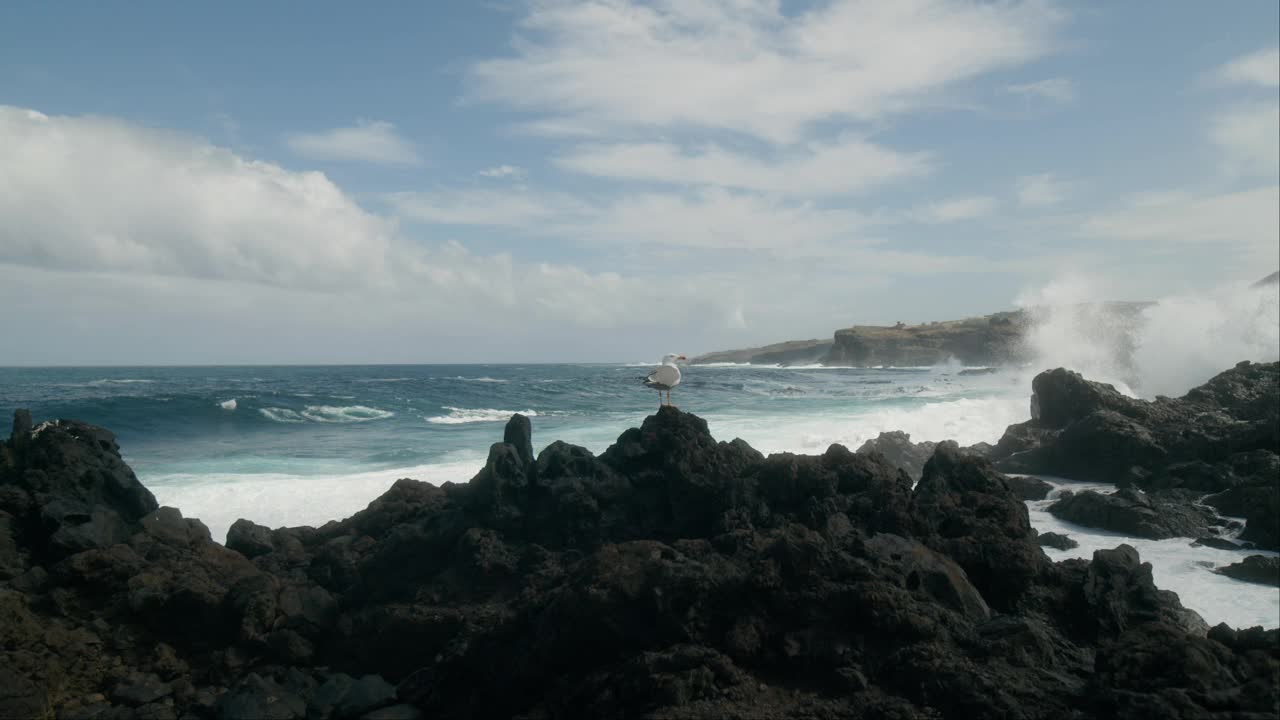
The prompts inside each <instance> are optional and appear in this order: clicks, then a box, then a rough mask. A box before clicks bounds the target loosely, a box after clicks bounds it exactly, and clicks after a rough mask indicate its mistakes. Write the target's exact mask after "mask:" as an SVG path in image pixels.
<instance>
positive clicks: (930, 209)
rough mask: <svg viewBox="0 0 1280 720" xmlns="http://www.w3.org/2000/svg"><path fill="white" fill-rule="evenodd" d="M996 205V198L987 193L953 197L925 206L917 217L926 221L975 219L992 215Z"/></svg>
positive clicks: (942, 221)
mask: <svg viewBox="0 0 1280 720" xmlns="http://www.w3.org/2000/svg"><path fill="white" fill-rule="evenodd" d="M996 205H997V203H996V199H995V198H993V197H989V196H986V195H974V196H970V197H960V198H952V199H950V200H943V201H942V202H937V203H933V204H932V205H927V206H925V207H924V208H922V209H921V210H920V211H918V212H917V218H918V219H919V220H920V221H922V222H926V223H949V222H956V221H959V220H973V219H975V218H980V217H985V216H987V215H990V214H991V213H992V211H994V210H995V209H996Z"/></svg>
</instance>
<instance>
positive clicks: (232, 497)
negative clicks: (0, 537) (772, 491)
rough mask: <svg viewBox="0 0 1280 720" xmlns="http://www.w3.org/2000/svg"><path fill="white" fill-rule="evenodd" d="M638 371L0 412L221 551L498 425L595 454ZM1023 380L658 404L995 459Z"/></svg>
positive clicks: (107, 400) (1255, 595) (282, 385)
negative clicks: (128, 474)
mask: <svg viewBox="0 0 1280 720" xmlns="http://www.w3.org/2000/svg"><path fill="white" fill-rule="evenodd" d="M651 367H652V365H646V364H641V363H637V364H633V365H411V366H393V365H376V366H350V367H341V366H317V367H296V366H291V367H260V366H253V367H136V368H128V367H110V368H0V412H3V413H4V414H5V416H6V417H7V416H9V415H10V414H11V413H12V410H13V409H15V408H19V407H25V408H29V409H30V410H31V411H32V414H33V416H34V418H35V420H36V421H37V422H39V421H42V420H48V419H53V418H74V419H77V420H83V421H87V422H90V423H94V424H97V425H101V426H104V427H106V428H108V429H110V430H112V431H113V432H114V433H115V434H116V438H117V440H118V441H119V443H120V447H121V452H122V454H123V455H124V457H125V459H126V460H127V461H128V462H129V463H130V465H131V466H132V467H133V468H134V470H135V472H136V473H137V474H138V477H139V478H140V479H141V480H142V481H143V482H144V483H145V484H146V485H147V486H148V487H149V488H150V489H151V490H152V492H154V493H155V495H156V498H157V499H158V500H159V501H160V503H161V504H164V505H172V506H175V507H178V508H180V509H181V510H182V511H183V513H184V514H185V515H186V516H187V517H199V518H201V519H202V520H203V521H204V522H205V523H206V524H207V525H208V526H209V528H210V530H211V532H212V533H213V536H214V538H215V539H217V540H219V541H221V540H222V539H224V538H225V536H226V531H227V528H228V527H230V525H231V523H233V522H234V521H235V520H236V519H238V518H242V517H243V518H249V519H251V520H254V521H256V522H259V523H262V524H265V525H269V526H272V527H278V526H282V525H302V524H309V525H318V524H322V523H324V522H325V521H327V520H331V519H340V518H343V517H347V516H349V515H351V514H352V513H354V512H356V511H358V510H360V509H361V508H363V507H365V506H366V505H367V504H368V503H369V502H370V501H371V500H373V499H374V498H375V497H377V496H378V495H380V494H381V493H382V492H384V491H385V490H386V489H387V487H389V486H390V484H391V483H392V482H394V481H395V480H396V479H397V478H401V477H412V478H415V479H419V480H424V481H427V482H432V483H441V482H445V481H454V482H465V481H467V480H468V479H470V478H471V477H472V476H473V475H474V474H475V473H476V471H478V470H479V469H480V467H481V466H482V465H483V463H484V458H485V456H486V454H487V452H488V448H489V446H490V445H491V444H492V443H493V442H496V441H498V440H500V439H501V436H502V429H503V424H504V423H505V422H506V420H507V419H508V418H509V417H510V416H511V414H512V413H514V412H521V413H524V414H526V415H528V416H530V418H531V419H532V422H533V431H534V446H535V450H540V449H541V448H542V447H544V446H545V445H547V444H549V443H551V442H552V441H554V440H564V441H566V442H571V443H575V444H579V445H584V446H586V447H588V448H589V449H591V450H592V451H594V452H597V453H598V452H602V451H603V450H604V449H605V448H607V447H608V446H609V445H610V444H611V443H612V442H613V441H614V440H615V439H616V438H617V436H618V435H619V434H621V433H622V432H623V431H624V430H626V429H627V428H629V427H633V426H637V425H639V424H640V423H641V422H642V421H643V420H644V418H645V416H646V415H649V414H651V413H652V412H654V411H655V410H656V409H657V407H658V395H657V393H656V392H654V391H651V390H647V389H645V388H644V387H642V386H641V384H640V377H641V376H643V375H645V374H646V373H647V372H648V370H649V369H650V368H651ZM1034 371H1035V369H1032V368H1027V369H1023V370H1001V371H999V372H991V373H975V372H974V371H973V369H967V371H966V369H965V368H961V367H958V366H954V365H941V366H937V367H929V368H822V367H816V366H803V367H787V368H774V367H759V366H736V365H730V366H716V365H710V366H708V365H699V366H693V367H686V368H684V380H683V382H682V383H681V384H680V385H679V386H678V387H677V388H676V389H675V391H674V393H673V400H674V402H675V404H676V405H678V406H679V407H680V408H681V409H683V410H687V411H690V412H694V413H696V414H698V415H700V416H702V417H703V418H705V419H706V420H707V422H708V425H709V426H710V428H711V431H712V433H713V434H714V435H715V436H716V437H717V438H719V439H722V440H730V439H733V438H734V437H740V438H742V439H744V440H746V441H747V442H749V443H750V444H751V445H752V446H754V447H756V448H757V449H759V450H761V451H763V452H766V453H769V452H782V451H790V452H800V453H820V452H822V451H824V450H826V448H827V447H828V446H829V445H830V444H831V443H842V444H844V445H846V446H848V447H850V448H853V449H856V448H857V447H858V446H859V445H861V444H862V443H863V442H864V441H865V440H867V439H868V438H872V437H875V436H876V435H877V434H879V433H880V432H882V431H886V430H904V431H906V432H908V433H910V434H911V436H912V438H913V439H915V440H944V439H954V440H957V441H958V442H960V443H961V444H971V443H975V442H979V441H985V442H995V441H996V440H997V439H999V437H1000V435H1001V434H1002V433H1003V432H1004V429H1005V427H1007V426H1008V425H1009V424H1010V423H1014V422H1020V421H1022V420H1025V419H1027V417H1028V416H1029V403H1028V398H1029V394H1030V392H1029V391H1030V379H1031V377H1032V375H1033V374H1034ZM1031 510H1032V519H1033V521H1034V522H1036V523H1037V524H1038V525H1044V526H1046V529H1050V528H1051V529H1055V530H1058V531H1063V530H1064V529H1065V530H1067V531H1070V532H1071V534H1072V535H1073V536H1074V537H1076V538H1077V539H1079V540H1081V547H1082V549H1081V550H1079V551H1073V552H1070V553H1062V552H1059V551H1050V553H1051V554H1052V555H1053V556H1054V557H1067V556H1086V555H1085V554H1084V553H1086V550H1085V549H1084V548H1092V547H1104V546H1107V547H1109V546H1114V545H1115V544H1118V543H1119V542H1130V543H1131V544H1135V545H1138V546H1139V549H1140V550H1141V552H1142V554H1143V558H1144V559H1145V560H1150V561H1152V562H1153V563H1154V564H1155V566H1156V570H1155V573H1156V579H1157V582H1159V583H1161V586H1162V587H1168V588H1172V589H1174V590H1176V591H1177V592H1179V593H1180V594H1181V595H1182V596H1183V601H1184V603H1186V604H1188V605H1189V606H1191V607H1193V608H1195V609H1197V610H1199V611H1200V612H1201V613H1202V614H1204V615H1206V617H1207V618H1209V619H1210V621H1211V622H1213V621H1215V619H1221V620H1227V621H1228V622H1231V623H1233V624H1237V625H1239V624H1245V625H1250V624H1258V623H1261V624H1264V625H1267V626H1268V627H1275V626H1276V625H1280V593H1277V592H1276V591H1275V590H1274V589H1269V588H1263V587H1261V586H1248V585H1244V584H1242V583H1239V582H1237V581H1233V580H1230V579H1228V578H1224V577H1222V576H1219V575H1215V574H1213V573H1210V572H1208V570H1207V569H1206V563H1207V564H1208V566H1210V567H1211V566H1213V565H1221V564H1226V563H1228V562H1232V561H1234V560H1236V559H1238V558H1235V557H1233V554H1232V553H1229V552H1228V551H1222V550H1214V549H1212V548H1189V547H1187V545H1186V541H1185V540H1178V539H1175V540H1171V541H1160V542H1158V543H1156V542H1151V541H1135V540H1132V539H1125V538H1119V537H1116V536H1111V535H1109V534H1107V533H1099V532H1095V531H1091V530H1088V529H1084V528H1075V527H1067V528H1063V527H1060V525H1061V523H1057V521H1056V520H1055V519H1053V518H1052V517H1051V516H1049V515H1048V514H1047V513H1045V512H1043V509H1042V508H1041V507H1039V506H1033V507H1032V508H1031Z"/></svg>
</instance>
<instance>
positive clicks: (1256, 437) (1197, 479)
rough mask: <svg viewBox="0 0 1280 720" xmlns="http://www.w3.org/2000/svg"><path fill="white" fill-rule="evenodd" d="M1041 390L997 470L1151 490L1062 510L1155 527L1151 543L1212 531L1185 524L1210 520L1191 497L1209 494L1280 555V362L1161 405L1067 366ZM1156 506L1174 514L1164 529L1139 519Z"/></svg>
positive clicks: (1040, 384)
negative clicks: (1145, 494)
mask: <svg viewBox="0 0 1280 720" xmlns="http://www.w3.org/2000/svg"><path fill="white" fill-rule="evenodd" d="M1032 390H1033V394H1032V398H1031V411H1032V412H1031V414H1032V419H1031V420H1029V421H1027V422H1025V423H1019V424H1017V425H1011V426H1010V427H1009V429H1008V430H1007V431H1006V432H1005V434H1004V436H1003V437H1002V438H1001V439H1000V442H999V443H997V444H996V447H995V449H994V450H993V451H992V455H991V457H992V459H993V460H994V461H995V463H996V467H998V468H1000V469H1001V470H1004V471H1006V472H1025V473H1043V474H1046V475H1058V476H1062V477H1067V478H1071V479H1076V480H1087V481H1107V482H1114V483H1118V484H1120V485H1121V486H1132V487H1136V488H1141V489H1142V490H1145V491H1147V492H1148V493H1150V495H1151V497H1150V498H1147V499H1143V500H1141V501H1139V500H1134V498H1133V497H1127V496H1121V495H1116V496H1112V497H1110V498H1107V499H1103V498H1101V497H1100V496H1097V495H1096V494H1094V495H1092V496H1084V494H1081V495H1077V497H1076V498H1073V499H1071V501H1070V502H1067V501H1064V503H1060V505H1061V506H1062V507H1060V511H1064V512H1065V511H1066V508H1067V507H1068V506H1071V508H1072V513H1073V514H1074V515H1075V516H1076V517H1077V518H1079V519H1077V520H1076V521H1077V522H1086V520H1085V519H1084V518H1088V517H1092V518H1100V517H1107V518H1111V519H1112V520H1115V521H1116V522H1119V523H1120V524H1122V525H1126V526H1130V525H1132V526H1135V527H1136V526H1138V525H1142V526H1144V527H1147V528H1148V531H1146V532H1145V534H1143V535H1141V536H1142V537H1168V536H1169V535H1168V534H1166V533H1168V532H1172V533H1173V534H1175V535H1186V536H1188V537H1198V536H1199V535H1196V534H1191V533H1195V532H1197V531H1198V530H1200V529H1202V528H1201V526H1199V525H1198V523H1196V522H1184V521H1183V520H1185V519H1186V518H1189V517H1194V516H1197V515H1202V514H1203V512H1202V510H1201V509H1200V508H1198V507H1197V506H1196V505H1195V503H1194V502H1192V501H1193V500H1194V499H1196V498H1198V497H1200V496H1204V495H1209V497H1207V498H1205V499H1204V502H1205V503H1206V504H1208V505H1209V506H1212V507H1215V508H1217V509H1218V510H1219V511H1220V512H1223V513H1226V514H1228V515H1239V516H1242V517H1244V518H1245V520H1246V526H1245V530H1244V533H1243V534H1242V536H1241V538H1242V539H1243V540H1246V541H1251V542H1254V543H1256V544H1257V545H1258V546H1260V547H1264V548H1270V549H1280V483H1278V482H1277V478H1278V477H1280V363H1263V364H1257V363H1249V362H1243V363H1240V364H1239V365H1237V366H1236V367H1234V368H1232V369H1230V370H1227V371H1225V372H1223V373H1220V374H1218V375H1217V376H1215V377H1214V378H1212V379H1211V380H1209V381H1208V382H1207V383H1205V384H1204V385H1201V386H1199V387H1197V388H1194V389H1192V390H1191V391H1190V392H1188V393H1187V394H1186V395H1184V396H1183V397H1181V398H1176V399H1171V398H1165V397H1160V398H1157V399H1156V400H1154V401H1150V402H1148V401H1144V400H1136V399H1133V398H1129V397H1126V396H1124V395H1122V394H1120V393H1119V392H1117V391H1116V389H1115V388H1114V387H1112V386H1111V385H1107V384H1104V383H1097V382H1091V381H1088V380H1085V379H1084V378H1083V377H1081V376H1080V375H1079V374H1078V373H1074V372H1071V371H1068V370H1063V369H1061V368H1059V369H1057V370H1050V371H1047V372H1043V373H1041V374H1039V375H1037V376H1036V378H1035V380H1034V381H1033V383H1032ZM1134 497H1136V496H1134ZM1122 504H1123V505H1125V506H1126V507H1127V508H1128V509H1127V510H1125V509H1124V508H1120V505H1122ZM1077 510H1078V511H1079V512H1076V511H1077ZM1104 510H1105V512H1104ZM1113 510H1114V512H1112V511H1113ZM1148 510H1153V511H1154V512H1155V514H1156V515H1157V516H1161V517H1164V518H1165V520H1162V521H1159V522H1158V523H1157V524H1161V525H1164V526H1165V528H1164V529H1152V528H1153V526H1151V525H1150V523H1137V517H1136V515H1149V513H1148V512H1147V511H1148ZM1130 511H1132V512H1130ZM1060 516H1062V517H1065V515H1060ZM1176 516H1182V519H1178V518H1177V517H1176ZM1125 518H1127V519H1125ZM1129 520H1133V521H1134V522H1129ZM1211 522H1214V523H1216V522H1218V521H1217V520H1216V519H1214V520H1211ZM1095 527H1102V526H1101V525H1095ZM1201 534H1203V533H1201Z"/></svg>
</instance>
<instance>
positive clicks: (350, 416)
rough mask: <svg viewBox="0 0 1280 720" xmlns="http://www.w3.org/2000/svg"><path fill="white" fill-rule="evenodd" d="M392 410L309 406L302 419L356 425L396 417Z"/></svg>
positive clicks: (362, 407)
mask: <svg viewBox="0 0 1280 720" xmlns="http://www.w3.org/2000/svg"><path fill="white" fill-rule="evenodd" d="M394 415H395V413H393V412H391V411H390V410H379V409H378V408H373V407H368V406H365V405H343V406H334V405H308V406H307V407H306V408H305V409H303V411H302V417H304V418H306V419H308V420H311V421H314V422H321V423H356V422H368V421H370V420H383V419H385V418H389V417H392V416H394Z"/></svg>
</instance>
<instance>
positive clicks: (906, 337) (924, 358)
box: [691, 311, 1027, 367]
mask: <svg viewBox="0 0 1280 720" xmlns="http://www.w3.org/2000/svg"><path fill="white" fill-rule="evenodd" d="M1026 324H1027V319H1026V316H1025V313H1023V312H1022V311H1016V312H1003V313H996V314H994V315H984V316H982V317H976V318H966V319H964V320H949V321H946V322H934V323H928V324H924V325H903V324H901V323H899V324H898V325H894V326H878V325H854V326H853V327H849V328H843V329H841V330H836V331H835V336H834V337H833V338H832V339H831V340H793V341H790V342H783V343H775V344H773V345H765V346H763V347H755V348H745V349H742V350H725V351H722V352H713V353H707V354H706V355H699V356H698V357H695V358H693V360H692V361H691V362H693V363H694V364H706V363H716V362H737V363H752V364H755V365H779V364H781V365H789V364H802V363H822V364H824V365H842V366H853V367H857V366H867V365H900V366H901V365H934V364H936V363H941V362H947V361H948V360H949V359H951V358H955V359H956V360H958V361H960V362H962V363H965V364H966V365H994V364H999V363H1003V362H1010V361H1014V360H1018V359H1019V358H1021V356H1022V355H1021V353H1022V349H1021V345H1022V343H1021V340H1022V335H1023V332H1024V327H1025V325H1026Z"/></svg>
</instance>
